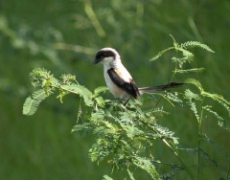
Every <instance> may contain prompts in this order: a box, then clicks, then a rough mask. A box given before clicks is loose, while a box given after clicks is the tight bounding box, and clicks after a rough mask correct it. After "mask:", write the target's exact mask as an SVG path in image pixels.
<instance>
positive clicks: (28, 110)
mask: <svg viewBox="0 0 230 180" xmlns="http://www.w3.org/2000/svg"><path fill="white" fill-rule="evenodd" d="M47 97H48V95H47V94H46V92H45V91H44V90H42V89H40V90H38V91H35V92H34V93H33V94H32V95H31V96H29V97H28V98H26V101H25V103H24V105H23V111H22V113H23V114H24V115H33V114H34V113H35V112H36V111H37V109H38V106H39V104H40V103H41V102H42V101H43V100H44V99H45V98H47Z"/></svg>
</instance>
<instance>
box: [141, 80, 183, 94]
mask: <svg viewBox="0 0 230 180" xmlns="http://www.w3.org/2000/svg"><path fill="white" fill-rule="evenodd" d="M184 84H185V83H181V82H171V83H168V84H165V85H160V86H151V87H141V88H138V90H139V92H140V94H141V95H142V94H145V93H151V92H156V91H164V90H167V89H171V88H176V87H179V86H182V85H184Z"/></svg>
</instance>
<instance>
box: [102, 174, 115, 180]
mask: <svg viewBox="0 0 230 180" xmlns="http://www.w3.org/2000/svg"><path fill="white" fill-rule="evenodd" d="M103 180H113V178H111V177H109V176H108V175H104V176H103Z"/></svg>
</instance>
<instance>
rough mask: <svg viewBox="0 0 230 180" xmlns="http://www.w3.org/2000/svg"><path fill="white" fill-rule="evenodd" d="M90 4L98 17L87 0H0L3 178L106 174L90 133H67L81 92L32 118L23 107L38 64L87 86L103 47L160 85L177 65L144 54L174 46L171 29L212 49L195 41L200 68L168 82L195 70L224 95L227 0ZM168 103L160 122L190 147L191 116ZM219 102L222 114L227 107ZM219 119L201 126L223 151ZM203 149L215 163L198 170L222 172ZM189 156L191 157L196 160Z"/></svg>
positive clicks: (95, 79)
mask: <svg viewBox="0 0 230 180" xmlns="http://www.w3.org/2000/svg"><path fill="white" fill-rule="evenodd" d="M91 3H92V4H91V5H92V7H93V12H94V13H95V15H96V16H94V14H92V13H93V12H92V11H90V8H89V7H90V6H89V5H90V1H84V0H79V1H78V0H65V1H64V0H40V1H32V0H31V1H29V0H20V1H15V0H7V1H6V0H5V1H3V0H2V1H0V179H8V180H11V179H23V180H26V179H69V180H70V179H102V176H103V175H104V174H110V173H111V168H110V167H109V166H108V165H107V164H106V162H105V163H102V164H101V165H100V166H98V165H97V164H95V163H92V162H90V160H89V158H88V149H89V148H90V145H91V143H92V142H93V138H90V137H85V136H81V135H79V134H77V133H73V134H72V133H71V128H72V127H73V125H74V124H75V121H76V115H77V107H78V103H77V102H78V97H75V96H73V95H71V96H69V97H67V98H65V99H64V104H61V103H60V102H59V101H58V100H57V99H56V98H55V96H52V97H51V98H48V99H47V100H46V101H44V102H43V103H42V104H41V106H40V107H39V110H38V112H37V113H36V114H35V115H34V116H23V115H22V107H23V103H24V101H25V98H26V97H27V96H28V95H30V93H31V92H32V91H33V88H32V86H31V84H30V78H29V73H30V72H31V70H32V69H33V68H35V67H44V68H46V69H48V70H50V71H51V72H52V73H53V74H55V76H56V77H58V76H60V75H61V74H63V73H71V74H74V75H76V77H77V79H78V81H79V82H80V83H81V84H83V85H84V86H86V87H87V88H89V89H90V90H93V89H95V88H96V87H97V86H103V85H104V79H103V75H102V67H100V66H94V65H93V63H92V62H93V59H94V55H95V53H96V52H97V50H99V49H101V48H103V47H114V48H116V49H117V50H118V51H119V53H120V55H121V56H122V57H123V62H124V64H125V65H126V66H127V67H128V69H129V71H130V72H131V74H133V77H134V78H135V81H136V82H137V84H138V85H139V86H146V85H159V84H165V83H167V82H168V81H169V80H170V78H171V75H172V70H173V67H174V66H173V63H172V62H171V61H170V54H167V55H165V56H163V57H162V58H161V60H160V61H156V62H151V63H150V62H149V61H148V60H149V59H150V58H151V57H153V56H154V55H156V53H157V52H159V51H160V50H162V49H164V48H166V47H168V46H171V45H172V40H171V38H170V37H169V34H172V35H173V36H174V37H175V39H176V40H177V41H178V42H180V43H182V42H186V41H191V40H195V41H200V42H203V43H205V44H208V45H209V46H210V47H211V48H212V49H213V50H214V51H215V54H210V53H207V52H205V51H203V50H197V49H194V50H193V52H194V53H195V54H196V57H195V61H194V62H193V63H192V64H191V65H190V67H204V68H205V69H206V70H205V71H204V73H201V74H198V75H194V74H189V75H186V76H179V77H178V78H177V79H175V80H178V81H182V80H184V79H185V78H186V77H194V78H197V79H198V80H199V81H200V82H201V83H202V84H203V86H204V88H205V89H208V90H209V91H210V92H212V93H218V94H222V95H224V96H225V98H226V99H230V94H229V87H230V85H229V78H230V73H229V58H230V50H229V47H230V35H229V33H230V18H229V17H230V2H229V1H227V0H221V1H215V0H200V1H196V0H194V1H188V0H178V1H166V0H165V1H163V0H143V1H130V0H129V1H124V0H112V1H107V0H94V1H91ZM95 17H96V19H94V18H95ZM98 23H99V24H98ZM98 26H99V27H98ZM60 43H62V44H60ZM63 43H64V44H63ZM68 45H71V46H68ZM76 45H77V48H76ZM78 46H81V47H84V48H86V49H84V48H83V49H79V48H78ZM74 48H75V49H74ZM108 96H109V95H108ZM217 108H219V107H217ZM166 110H167V111H170V113H171V115H170V118H167V116H166V117H164V118H163V120H162V121H160V122H159V123H160V124H162V125H164V126H166V127H168V128H169V129H170V130H172V131H175V133H176V136H178V137H180V143H181V145H182V146H186V147H187V146H189V147H193V146H196V143H197V142H196V140H197V124H196V120H195V118H194V116H193V114H192V113H191V112H189V111H188V109H187V110H185V109H184V108H182V107H178V108H171V107H170V106H168V107H167V109H166ZM217 110H218V112H220V114H221V115H223V116H224V117H225V118H226V120H229V117H228V116H227V115H226V113H225V111H224V110H222V109H217ZM216 124H217V122H216V121H215V119H214V118H213V117H208V118H207V120H206V122H205V125H204V127H203V130H204V131H205V132H206V133H207V134H208V136H209V137H211V138H212V139H213V140H214V141H215V142H218V144H219V145H220V147H223V148H224V149H225V150H226V152H229V149H230V147H229V133H228V132H226V131H224V130H223V129H221V128H218V127H217V125H216ZM219 145H218V146H219ZM206 148H207V149H208V148H209V146H208V145H207V147H206ZM210 149H211V150H210V153H211V154H212V155H213V157H214V159H216V160H218V164H217V166H218V168H216V167H213V166H210V167H209V166H207V167H205V168H204V169H202V176H203V177H205V178H209V179H219V178H221V177H224V176H225V173H227V170H228V164H229V159H228V156H225V157H222V156H218V152H219V151H218V150H217V149H215V148H214V150H213V148H211V147H210ZM155 152H156V155H157V159H161V158H163V157H164V154H163V152H164V151H162V145H159V146H157V147H155ZM153 154H154V153H153ZM216 155H217V156H216ZM166 160H167V158H166ZM187 161H188V164H191V162H192V161H193V160H192V158H190V159H189V158H188V160H187ZM220 169H221V170H220ZM115 176H117V174H116V173H115ZM118 176H119V174H118ZM178 178H181V179H187V175H186V173H180V174H179V175H178ZM118 179H120V178H118Z"/></svg>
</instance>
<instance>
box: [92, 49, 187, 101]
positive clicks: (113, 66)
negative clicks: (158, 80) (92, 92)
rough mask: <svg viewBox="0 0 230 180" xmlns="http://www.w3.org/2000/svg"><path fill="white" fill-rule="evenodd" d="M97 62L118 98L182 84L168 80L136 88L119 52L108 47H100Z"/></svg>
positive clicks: (138, 95) (108, 85)
mask: <svg viewBox="0 0 230 180" xmlns="http://www.w3.org/2000/svg"><path fill="white" fill-rule="evenodd" d="M98 63H102V64H103V66H104V79H105V82H106V85H107V87H108V89H109V91H110V92H111V93H112V94H113V95H114V97H116V98H119V99H126V100H129V99H130V98H134V99H137V98H139V97H140V96H141V95H143V94H145V93H150V92H155V91H164V90H167V89H170V88H175V87H178V86H182V85H183V84H184V83H181V82H170V83H168V84H165V85H159V86H149V87H139V88H138V86H137V84H136V82H135V81H134V80H133V78H132V76H131V74H130V73H129V71H128V70H127V69H126V68H125V66H124V65H123V64H122V61H121V57H120V55H119V53H118V52H117V51H116V50H115V49H113V48H110V47H105V48H102V49H100V50H99V51H98V52H97V53H96V56H95V59H94V64H98Z"/></svg>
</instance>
